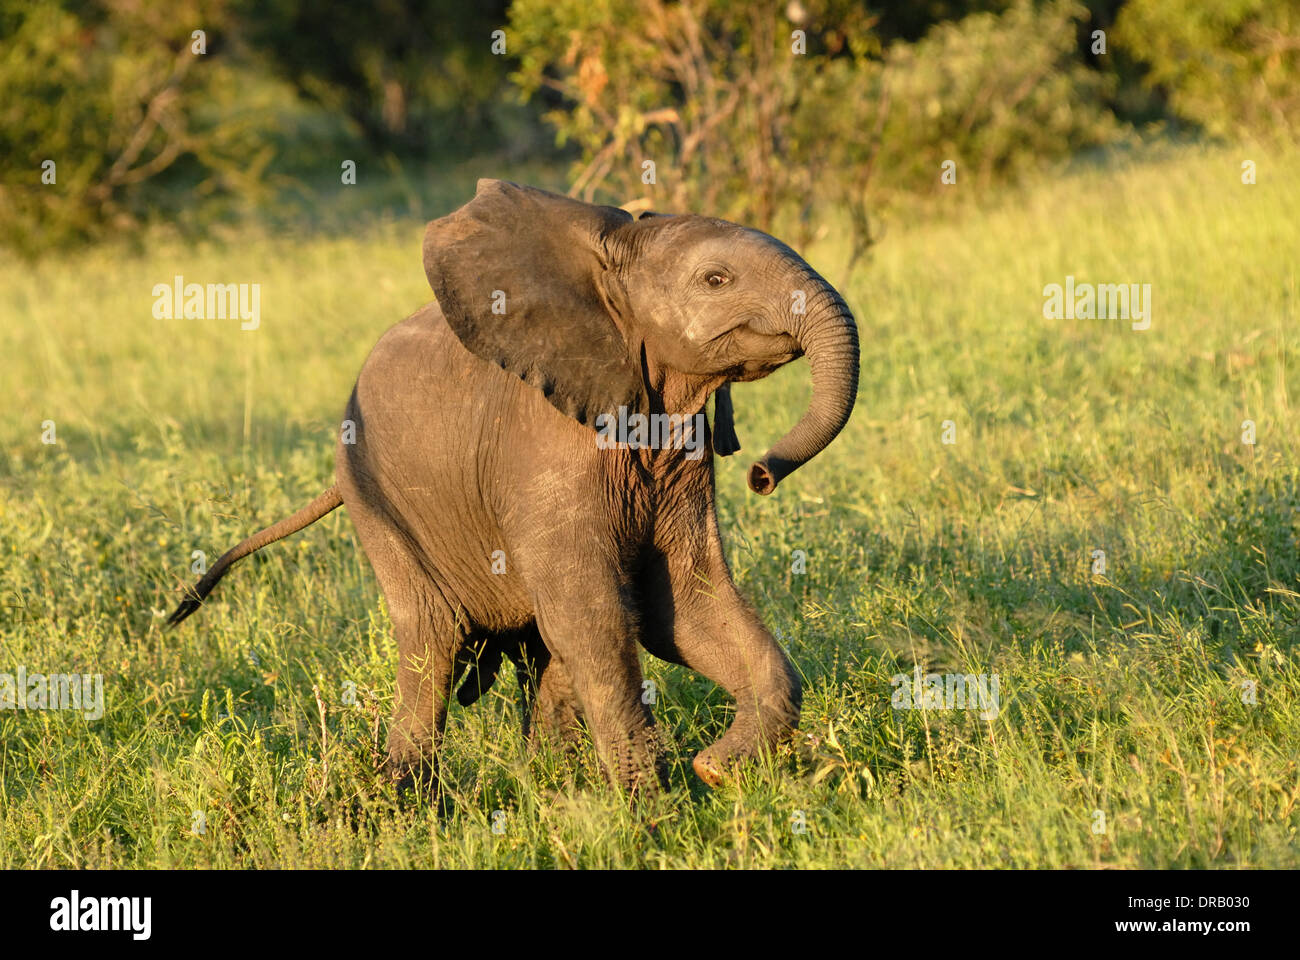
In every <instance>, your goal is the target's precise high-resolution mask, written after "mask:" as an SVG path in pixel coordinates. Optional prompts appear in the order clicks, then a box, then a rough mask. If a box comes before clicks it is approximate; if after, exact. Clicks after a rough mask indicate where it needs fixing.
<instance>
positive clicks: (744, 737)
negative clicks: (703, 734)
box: [691, 709, 799, 787]
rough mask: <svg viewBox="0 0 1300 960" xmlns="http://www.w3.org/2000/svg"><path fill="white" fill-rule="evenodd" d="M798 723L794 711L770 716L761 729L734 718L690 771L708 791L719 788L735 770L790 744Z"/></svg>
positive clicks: (698, 756)
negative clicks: (787, 743)
mask: <svg viewBox="0 0 1300 960" xmlns="http://www.w3.org/2000/svg"><path fill="white" fill-rule="evenodd" d="M798 722H799V714H798V712H797V709H795V710H787V711H783V712H782V713H781V714H779V715H769V716H768V717H767V719H766V721H765V722H763V723H762V724H761V725H760V724H759V723H755V722H753V721H752V720H749V719H747V718H746V717H743V716H741V717H737V718H736V720H735V721H734V722H733V723H732V725H731V728H730V729H728V730H727V732H726V734H724V735H723V737H722V739H721V740H719V741H718V742H717V743H715V744H713V745H712V746H709V747H706V748H705V749H703V750H701V751H700V752H699V753H697V754H696V755H695V759H694V760H692V761H691V769H693V770H694V771H695V775H696V776H697V777H699V778H700V779H701V780H703V781H704V782H705V783H707V784H708V785H709V786H710V787H718V786H720V785H721V784H722V783H723V782H724V781H725V780H726V779H727V778H728V777H729V776H730V775H731V774H733V773H734V771H735V769H736V767H738V766H740V765H741V764H743V763H745V762H746V761H748V760H753V759H754V758H756V757H758V756H759V755H761V754H762V753H763V751H765V750H772V749H775V748H776V747H778V746H780V745H781V744H782V743H785V742H786V741H788V740H790V739H791V738H792V737H793V736H794V735H795V732H796V729H797V726H796V725H797V724H798Z"/></svg>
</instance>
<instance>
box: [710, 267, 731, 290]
mask: <svg viewBox="0 0 1300 960" xmlns="http://www.w3.org/2000/svg"><path fill="white" fill-rule="evenodd" d="M704 282H705V283H707V284H708V285H709V286H711V287H725V286H726V285H727V284H729V283H730V282H731V278H730V277H729V276H727V275H726V274H725V273H718V272H717V271H714V272H713V273H711V274H709V275H708V276H707V277H705V279H704Z"/></svg>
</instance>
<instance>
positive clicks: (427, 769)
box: [384, 738, 438, 804]
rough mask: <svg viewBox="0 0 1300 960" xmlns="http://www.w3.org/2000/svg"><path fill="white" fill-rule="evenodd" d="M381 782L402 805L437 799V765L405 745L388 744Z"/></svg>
mask: <svg viewBox="0 0 1300 960" xmlns="http://www.w3.org/2000/svg"><path fill="white" fill-rule="evenodd" d="M395 739H396V738H395ZM384 780H385V782H387V783H391V784H392V785H393V789H394V790H395V791H396V792H397V798H398V801H399V802H401V803H403V804H405V803H409V802H411V801H413V800H420V799H432V798H433V797H436V796H437V795H438V767H437V763H436V762H435V760H434V759H433V758H432V756H431V755H430V754H428V753H426V752H424V751H422V750H420V749H419V748H418V747H417V746H416V745H415V744H412V743H409V742H405V741H403V742H400V743H398V742H392V743H390V744H389V747H388V762H387V764H385V767H384Z"/></svg>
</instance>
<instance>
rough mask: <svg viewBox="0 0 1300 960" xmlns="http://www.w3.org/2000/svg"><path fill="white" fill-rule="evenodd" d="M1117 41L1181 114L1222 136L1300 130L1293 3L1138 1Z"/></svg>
mask: <svg viewBox="0 0 1300 960" xmlns="http://www.w3.org/2000/svg"><path fill="white" fill-rule="evenodd" d="M1115 43H1116V45H1117V46H1119V45H1122V46H1123V47H1125V48H1126V49H1127V50H1128V51H1129V52H1130V53H1132V55H1133V56H1135V57H1137V58H1138V59H1139V60H1141V61H1142V62H1143V63H1144V64H1145V65H1146V66H1147V68H1148V71H1149V72H1148V73H1147V75H1146V77H1145V82H1146V84H1147V85H1148V86H1150V87H1153V88H1157V89H1160V90H1163V91H1164V92H1165V94H1166V96H1167V97H1168V99H1169V105H1170V106H1171V107H1172V109H1173V110H1174V112H1175V113H1176V114H1178V115H1179V116H1181V117H1183V118H1185V119H1187V120H1190V121H1192V122H1193V123H1196V124H1198V125H1199V126H1200V127H1202V128H1203V129H1204V130H1205V131H1206V132H1207V133H1209V134H1211V135H1212V136H1218V137H1241V136H1249V135H1259V136H1273V135H1278V134H1281V135H1289V136H1292V137H1294V136H1296V135H1297V134H1298V133H1300V126H1298V125H1300V7H1297V6H1296V4H1295V3H1294V0H1132V2H1130V3H1129V4H1128V5H1127V6H1125V7H1124V8H1123V10H1121V12H1120V15H1119V19H1118V21H1117V22H1116V24H1115Z"/></svg>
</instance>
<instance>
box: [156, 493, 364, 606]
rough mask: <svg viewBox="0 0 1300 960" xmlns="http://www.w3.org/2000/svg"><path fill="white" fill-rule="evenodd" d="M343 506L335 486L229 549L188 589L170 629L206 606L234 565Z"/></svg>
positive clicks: (341, 498)
mask: <svg viewBox="0 0 1300 960" xmlns="http://www.w3.org/2000/svg"><path fill="white" fill-rule="evenodd" d="M342 503H343V497H342V496H340V495H339V490H338V487H337V486H332V487H330V488H329V489H328V490H326V491H325V492H324V493H322V494H321V495H320V496H319V497H317V498H316V499H315V500H313V501H312V502H311V503H309V504H307V506H305V507H303V508H302V509H301V510H299V511H298V512H297V513H295V514H294V515H293V516H291V517H286V518H285V519H284V520H281V521H280V522H279V523H275V524H272V525H271V526H269V527H267V528H266V529H265V530H259V531H258V532H257V533H255V534H253V535H252V536H251V537H249V538H248V539H247V540H245V541H244V542H243V543H241V544H240V545H239V546H237V547H234V548H233V549H231V550H227V551H226V552H225V553H224V554H222V555H221V559H220V560H218V561H217V562H216V563H214V564H213V565H212V569H210V570H209V571H208V572H207V573H205V574H204V575H203V577H202V578H201V579H200V580H199V582H198V583H196V584H194V586H192V587H190V588H189V590H188V592H187V596H186V597H185V599H184V600H182V601H181V602H180V603H179V604H178V605H177V607H176V609H175V610H173V611H172V613H171V616H169V617H168V618H167V626H168V628H171V627H174V626H176V625H177V624H179V623H180V622H181V621H183V620H184V619H185V618H186V617H188V616H189V615H190V614H191V613H193V612H194V611H195V610H197V609H198V608H199V607H201V606H203V601H204V600H206V599H207V598H208V594H210V593H211V592H212V589H213V587H215V586H216V585H217V581H219V580H220V579H221V578H222V577H223V576H225V574H226V571H227V570H229V569H230V568H231V567H232V566H234V565H235V563H237V562H238V561H240V560H242V559H243V558H244V557H246V556H248V555H249V554H250V553H253V552H254V551H256V550H261V549H262V548H263V547H265V546H266V545H267V544H269V543H274V542H275V541H277V540H281V539H283V538H284V537H287V536H289V534H291V533H297V532H298V531H299V530H301V529H302V528H303V527H306V526H308V525H310V524H313V523H315V522H316V521H317V520H319V519H320V518H321V517H323V516H325V514H327V513H329V512H330V511H331V510H333V509H334V508H335V507H337V506H339V505H340V504H342Z"/></svg>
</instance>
